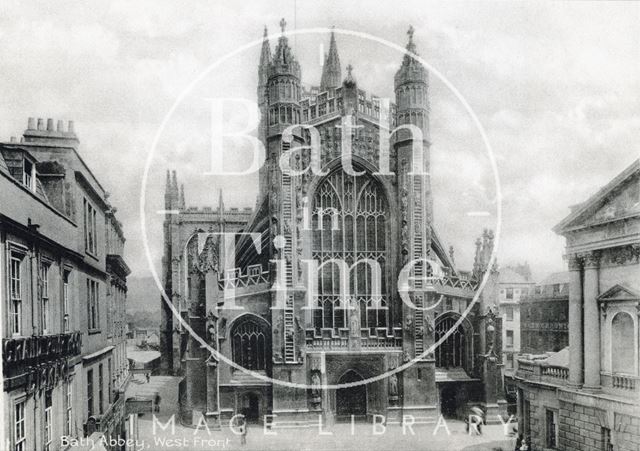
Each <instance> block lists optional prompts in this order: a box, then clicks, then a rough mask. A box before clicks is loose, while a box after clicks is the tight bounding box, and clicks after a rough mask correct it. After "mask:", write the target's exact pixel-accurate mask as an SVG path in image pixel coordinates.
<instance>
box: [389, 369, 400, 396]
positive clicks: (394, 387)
mask: <svg viewBox="0 0 640 451" xmlns="http://www.w3.org/2000/svg"><path fill="white" fill-rule="evenodd" d="M389 401H390V402H391V404H396V403H397V402H398V375H397V374H396V373H393V374H392V375H391V376H389Z"/></svg>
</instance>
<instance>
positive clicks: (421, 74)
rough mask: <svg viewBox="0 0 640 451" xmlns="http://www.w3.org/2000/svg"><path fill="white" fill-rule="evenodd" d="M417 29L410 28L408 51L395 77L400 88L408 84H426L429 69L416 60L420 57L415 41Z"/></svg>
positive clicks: (408, 31) (408, 32)
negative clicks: (417, 56)
mask: <svg viewBox="0 0 640 451" xmlns="http://www.w3.org/2000/svg"><path fill="white" fill-rule="evenodd" d="M414 34H415V29H414V28H413V26H410V27H409V29H408V30H407V36H408V37H409V40H408V42H407V47H406V49H407V51H406V52H405V54H404V58H402V65H401V66H400V69H398V72H396V76H395V84H396V86H399V85H401V84H403V83H407V82H426V79H427V69H426V68H425V67H424V66H423V65H422V63H421V62H420V61H418V60H416V59H415V57H414V55H418V51H417V48H416V43H415V42H414V40H413V36H414Z"/></svg>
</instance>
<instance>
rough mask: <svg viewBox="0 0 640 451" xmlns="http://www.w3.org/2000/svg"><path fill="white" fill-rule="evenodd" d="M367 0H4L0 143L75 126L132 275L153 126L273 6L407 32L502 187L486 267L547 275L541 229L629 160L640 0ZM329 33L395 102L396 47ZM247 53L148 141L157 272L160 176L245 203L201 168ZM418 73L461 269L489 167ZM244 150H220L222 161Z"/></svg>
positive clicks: (211, 198) (397, 38) (490, 193)
mask: <svg viewBox="0 0 640 451" xmlns="http://www.w3.org/2000/svg"><path fill="white" fill-rule="evenodd" d="M376 3H377V4H376V5H374V3H373V2H366V3H365V2H364V1H323V2H317V1H305V0H297V2H296V1H293V0H287V1H270V2H263V1H243V2H231V1H227V2H211V1H191V2H186V1H185V2H176V1H168V0H167V1H158V0H153V1H151V0H149V1H129V0H119V1H110V2H97V1H96V2H80V1H52V2H46V3H40V2H38V3H36V2H19V1H12V0H4V1H2V2H1V3H0V44H1V45H0V92H2V96H1V98H0V138H1V139H3V140H8V138H9V137H10V136H19V135H20V134H21V133H22V131H23V130H24V128H25V126H26V123H27V117H29V116H35V117H53V118H55V119H71V120H74V121H75V122H76V131H77V133H78V134H79V138H80V141H81V148H80V152H81V154H82V156H83V158H84V159H85V161H86V162H87V163H88V165H89V166H90V167H91V168H92V169H93V170H94V172H95V173H96V174H97V176H98V178H99V179H100V180H101V182H102V183H103V185H104V186H105V187H106V188H107V189H108V190H109V191H110V192H111V194H112V197H111V200H112V202H113V204H114V205H115V206H117V208H118V215H119V218H120V220H121V221H122V222H123V223H124V226H125V233H126V235H127V238H128V242H127V246H126V247H127V250H126V252H127V255H126V258H127V260H128V262H129V264H130V266H131V267H132V269H133V271H134V274H133V275H134V276H147V275H148V274H149V270H148V263H147V260H146V258H145V256H144V247H143V245H142V233H141V230H140V224H141V221H140V212H139V202H138V199H139V197H140V192H141V188H142V182H141V179H142V174H143V171H144V167H145V163H146V161H147V157H148V155H149V152H150V148H151V144H152V142H153V138H154V136H155V134H156V132H157V130H158V127H159V125H160V123H161V122H162V121H163V119H164V118H165V117H166V115H167V113H168V111H169V109H170V108H171V106H172V105H173V103H174V102H175V101H176V99H177V97H178V96H179V95H180V94H181V93H182V92H183V91H184V90H185V88H187V86H189V85H190V84H191V82H192V81H193V80H194V79H195V78H196V77H197V76H199V75H200V74H201V73H202V72H203V71H205V70H206V69H207V68H209V67H210V66H211V65H212V64H215V63H216V61H218V60H219V59H220V58H221V57H222V56H224V55H226V54H228V53H230V52H232V51H234V50H236V49H237V48H238V47H240V46H242V45H244V44H248V43H250V42H251V41H255V40H256V39H259V38H260V37H261V34H262V29H263V26H264V25H267V26H268V27H269V32H270V33H273V34H274V35H275V34H277V33H278V32H279V27H278V22H279V20H280V18H281V17H283V16H284V17H286V18H287V21H288V23H289V25H288V29H290V30H293V29H295V30H303V29H308V28H316V27H330V26H332V25H334V26H336V28H337V29H341V30H354V31H359V32H365V33H369V34H371V35H374V36H376V37H379V38H382V39H384V40H387V41H390V42H392V43H395V44H398V45H401V46H404V45H405V43H406V38H407V36H406V30H407V28H408V26H409V24H412V25H413V26H414V27H415V29H416V32H415V40H416V43H417V45H418V52H419V53H420V54H421V55H422V56H423V57H424V58H425V59H426V60H427V61H428V62H429V63H430V64H431V65H432V66H433V67H434V68H436V69H437V70H438V71H439V72H440V73H441V74H442V75H443V76H444V77H446V79H447V80H449V82H450V83H451V84H452V85H454V86H455V87H456V88H457V89H458V91H459V92H460V94H461V95H462V96H463V97H464V98H465V99H466V101H467V102H468V104H469V105H470V107H471V108H472V109H473V111H474V112H475V114H476V115H477V117H478V119H479V120H480V122H481V123H482V125H483V127H484V128H485V130H486V132H487V136H488V138H489V141H490V143H491V146H492V147H493V151H494V155H495V159H496V162H497V167H498V172H499V178H500V187H501V191H502V195H503V199H502V200H503V202H502V207H503V218H502V234H501V238H500V247H499V254H498V258H499V262H500V263H501V264H503V265H505V264H509V263H516V262H523V261H525V260H526V261H528V262H529V263H530V264H531V266H532V268H533V270H534V274H535V275H536V276H537V278H541V277H543V276H544V275H546V274H548V273H549V272H551V271H556V270H561V269H562V268H563V266H564V265H563V261H562V253H563V239H562V238H560V237H558V236H556V235H555V234H554V233H553V232H552V231H551V228H552V227H553V226H554V225H555V224H557V223H558V222H559V221H560V220H561V219H562V218H563V217H564V216H566V214H568V211H569V206H570V205H573V204H575V203H578V202H581V201H583V200H585V199H586V198H587V197H588V196H589V195H591V194H592V193H593V192H595V191H596V190H597V189H598V188H599V187H600V186H602V185H603V184H605V183H607V182H608V181H609V180H610V179H611V178H613V177H614V176H615V175H617V174H618V173H619V172H621V171H622V170H623V169H624V168H625V167H626V166H628V165H629V164H630V163H631V162H632V161H633V160H634V159H635V158H638V155H639V151H640V140H638V137H639V136H640V100H639V98H640V96H639V95H638V94H639V93H640V3H632V2H623V3H610V2H607V3H604V2H586V3H581V2H566V3H564V2H553V3H551V2H549V3H546V2H536V3H533V2H532V3H522V2H518V3H506V2H459V3H456V2H446V3H444V2H442V3H440V2H437V3H436V2H434V3H429V2H424V1H416V2H391V1H386V2H376ZM337 40H338V46H339V51H340V57H341V60H342V65H343V69H344V67H345V66H346V64H347V63H351V64H353V66H354V75H355V77H356V79H357V81H358V85H359V87H361V88H363V89H366V90H367V91H369V92H373V93H375V94H377V95H379V96H386V97H392V96H393V74H394V73H395V71H396V70H397V68H398V66H399V63H400V61H401V59H402V55H401V54H400V53H398V52H396V51H394V50H392V49H390V48H389V47H385V46H383V45H381V44H379V43H375V42H373V41H367V40H363V39H361V38H355V37H352V36H348V35H344V34H339V35H338V38H337ZM273 43H274V44H275V42H273ZM327 44H328V35H326V34H324V35H323V34H317V33H316V34H308V35H299V36H297V37H296V38H295V39H293V38H292V46H294V51H295V53H296V56H297V57H298V59H299V60H300V61H301V64H302V71H303V82H304V83H305V84H307V85H312V84H317V83H318V82H319V78H320V64H319V62H320V55H321V53H322V51H323V46H325V47H326V45H327ZM259 51H260V50H259V47H252V48H248V49H247V50H246V51H244V52H242V53H240V54H238V55H237V56H235V57H234V58H231V59H229V60H227V62H225V63H224V64H222V65H220V66H218V67H215V68H214V69H213V70H212V71H211V72H210V73H209V74H208V75H207V76H206V77H204V78H203V80H202V82H201V83H199V84H198V85H197V86H195V89H194V90H193V91H191V92H190V94H189V95H188V96H186V97H185V101H184V102H183V103H182V104H181V105H180V106H179V107H178V108H177V109H176V112H175V114H174V115H173V116H172V117H171V118H170V119H171V120H170V121H169V122H168V124H169V126H168V127H167V128H166V129H165V131H164V133H163V134H162V135H161V141H160V145H159V146H158V149H157V150H156V152H155V154H154V155H153V158H152V159H151V164H150V170H149V180H148V186H147V187H146V190H145V192H146V197H147V208H146V209H145V211H146V212H147V215H148V220H147V223H148V225H149V229H148V233H149V238H150V245H151V248H152V254H153V259H154V264H157V262H158V260H159V258H160V255H161V243H162V235H161V221H162V217H161V216H159V215H157V214H156V213H155V212H156V211H157V210H160V209H162V207H163V188H164V174H165V170H166V169H168V168H175V169H177V170H178V174H179V179H180V181H181V182H184V183H185V190H186V194H187V204H189V205H194V206H195V205H198V206H203V205H209V206H214V207H215V206H216V205H217V198H218V194H217V191H218V189H219V188H221V187H222V188H224V193H225V203H226V205H227V206H238V207H246V206H253V205H254V203H255V194H256V190H255V189H254V188H253V186H255V182H256V177H255V175H251V176H247V177H224V178H223V177H214V176H211V175H207V174H206V173H205V172H207V171H206V170H203V168H206V169H208V168H210V166H211V165H210V159H208V158H209V153H208V152H210V150H209V148H208V142H209V139H210V136H209V128H208V125H207V124H208V122H207V121H208V120H209V117H210V113H209V110H208V108H209V104H208V103H207V100H206V99H210V98H212V97H213V98H215V97H229V96H233V97H243V98H247V99H253V96H254V94H255V83H256V76H257V73H256V64H257V58H258V55H259ZM431 80H432V82H431V102H432V112H431V126H432V132H431V139H432V141H433V147H432V161H433V164H432V169H433V178H432V183H433V189H434V193H435V201H434V209H435V217H436V225H437V227H438V230H439V233H440V235H441V236H442V238H443V241H445V243H446V245H447V246H448V245H449V244H452V245H454V247H455V250H456V259H457V261H458V263H459V266H461V267H463V268H469V267H470V266H471V262H472V256H473V241H474V239H475V237H476V236H477V235H478V234H479V233H481V231H482V229H483V228H484V227H491V228H494V229H495V227H496V206H495V202H494V199H495V192H496V189H495V183H494V179H493V173H492V170H491V166H490V164H489V161H490V160H489V156H488V153H487V150H486V148H485V146H484V144H483V142H482V140H481V138H480V134H479V132H478V130H477V128H476V127H475V126H474V123H473V121H472V120H471V118H470V116H469V115H468V114H467V113H466V112H465V109H464V108H463V106H462V104H461V103H460V102H459V101H458V100H457V99H456V97H455V96H454V95H453V93H452V92H451V91H450V90H449V89H447V88H446V86H445V85H444V83H443V82H442V81H440V80H438V77H435V76H433V75H432V77H431ZM634 138H635V139H634ZM241 152H242V149H235V148H234V149H231V151H230V155H231V158H230V160H233V155H236V156H237V155H241V154H242V153H241ZM238 160H242V161H244V159H238V158H236V161H238ZM474 211H487V212H489V216H474V215H473V214H471V215H470V214H469V213H470V212H474Z"/></svg>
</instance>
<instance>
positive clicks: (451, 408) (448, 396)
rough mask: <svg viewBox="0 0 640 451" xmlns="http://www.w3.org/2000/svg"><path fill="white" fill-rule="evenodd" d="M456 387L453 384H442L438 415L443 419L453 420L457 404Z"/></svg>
mask: <svg viewBox="0 0 640 451" xmlns="http://www.w3.org/2000/svg"><path fill="white" fill-rule="evenodd" d="M456 391H457V387H456V385H455V384H444V386H443V387H442V389H441V390H440V413H441V414H442V416H443V417H445V418H455V417H456V410H457V408H458V403H457V401H456Z"/></svg>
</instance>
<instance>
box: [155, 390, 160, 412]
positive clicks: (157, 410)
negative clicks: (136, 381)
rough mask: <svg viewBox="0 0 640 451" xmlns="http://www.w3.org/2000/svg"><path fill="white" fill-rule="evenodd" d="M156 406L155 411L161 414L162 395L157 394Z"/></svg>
mask: <svg viewBox="0 0 640 451" xmlns="http://www.w3.org/2000/svg"><path fill="white" fill-rule="evenodd" d="M155 401H156V405H155V411H156V412H160V394H159V393H156V400H155Z"/></svg>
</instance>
